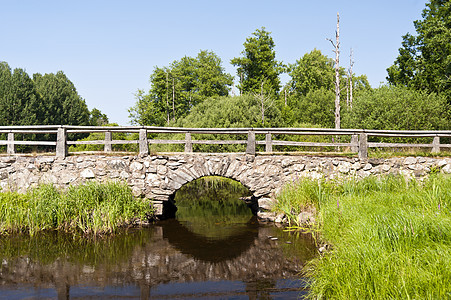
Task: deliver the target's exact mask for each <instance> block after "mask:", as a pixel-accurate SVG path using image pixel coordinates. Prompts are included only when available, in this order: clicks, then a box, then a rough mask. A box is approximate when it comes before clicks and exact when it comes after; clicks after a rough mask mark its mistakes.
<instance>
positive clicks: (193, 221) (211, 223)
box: [165, 176, 258, 238]
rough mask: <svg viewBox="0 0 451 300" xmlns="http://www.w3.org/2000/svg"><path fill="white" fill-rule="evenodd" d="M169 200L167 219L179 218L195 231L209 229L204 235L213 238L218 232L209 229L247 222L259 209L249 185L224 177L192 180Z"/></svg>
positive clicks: (205, 177) (206, 177) (221, 228)
mask: <svg viewBox="0 0 451 300" xmlns="http://www.w3.org/2000/svg"><path fill="white" fill-rule="evenodd" d="M166 202H167V204H166V205H167V207H166V212H165V213H166V216H165V218H176V219H177V220H178V221H180V222H181V223H182V224H184V225H185V226H186V227H187V228H188V229H190V230H193V231H194V232H196V231H198V233H200V232H199V230H200V231H202V230H204V229H205V230H204V232H203V233H202V234H203V235H204V236H207V237H209V235H211V236H210V238H212V236H213V235H215V234H218V232H212V233H211V234H209V233H207V231H209V230H210V231H211V230H213V228H215V230H216V231H221V230H223V228H227V227H228V226H224V227H221V226H217V225H219V224H223V225H228V224H244V223H246V222H248V221H249V220H250V219H251V217H252V216H255V215H256V212H257V208H258V205H256V201H254V198H253V197H252V192H251V191H250V190H249V189H248V188H247V187H245V186H244V185H242V184H241V183H240V182H238V181H236V180H234V179H230V178H227V177H223V176H203V177H201V178H198V179H196V180H193V181H190V182H188V183H186V184H184V185H182V186H181V187H180V188H179V189H178V190H177V191H176V192H174V193H173V194H172V195H171V197H170V201H166ZM200 222H203V224H201V225H200V224H199V223H200ZM223 231H224V230H223ZM224 234H225V233H223V235H224ZM229 234H232V233H230V232H229Z"/></svg>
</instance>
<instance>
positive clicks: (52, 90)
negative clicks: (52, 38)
mask: <svg viewBox="0 0 451 300" xmlns="http://www.w3.org/2000/svg"><path fill="white" fill-rule="evenodd" d="M106 123H108V117H107V116H106V115H105V114H102V113H101V112H100V110H98V109H96V108H94V109H93V110H92V111H89V109H88V106H87V105H86V102H85V100H84V99H83V98H82V97H81V96H80V95H79V94H78V92H77V90H76V88H75V86H74V84H73V83H72V82H71V81H70V80H69V78H67V76H66V75H65V74H64V73H63V72H62V71H58V72H57V73H56V74H53V73H50V74H45V75H42V74H39V73H36V74H34V75H33V77H30V76H29V75H28V74H27V73H26V72H25V70H23V69H21V68H16V69H14V70H11V68H10V66H9V65H8V63H6V62H0V126H9V125H103V124H106Z"/></svg>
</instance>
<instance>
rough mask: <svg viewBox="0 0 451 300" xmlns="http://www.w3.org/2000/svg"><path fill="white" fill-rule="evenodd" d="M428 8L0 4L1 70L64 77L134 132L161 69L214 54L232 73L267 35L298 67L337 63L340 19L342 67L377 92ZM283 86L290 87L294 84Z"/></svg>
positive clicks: (31, 0)
mask: <svg viewBox="0 0 451 300" xmlns="http://www.w3.org/2000/svg"><path fill="white" fill-rule="evenodd" d="M425 2H426V0H379V1H367V0H355V1H354V0H322V1H312V0H310V1H304V0H297V1H295V0H286V1H285V0H278V1H270V0H239V1H238V0H229V1H214V0H209V1H207V0H190V1H188V0H185V1H177V0H173V1H151V0H148V1H144V0H139V1H134V0H127V1H125V0H124V1H115V0H108V1H106V0H89V1H85V0H73V1H60V0H58V1H48V0H39V1H35V0H21V1H13V0H0V61H6V62H7V63H8V64H9V65H10V67H11V68H13V69H14V68H23V69H25V70H26V71H27V73H28V74H29V75H30V76H32V75H33V74H34V73H42V74H44V73H56V72H57V71H59V70H61V71H63V72H64V73H65V74H66V75H67V76H68V78H69V79H70V80H71V81H72V82H73V83H74V84H75V86H76V88H77V91H78V93H79V94H80V95H81V96H82V97H83V98H84V99H85V100H86V103H87V104H88V107H89V109H92V108H94V107H96V108H98V109H100V110H101V111H102V112H103V113H105V114H107V115H108V117H109V119H110V122H116V123H119V124H120V125H128V124H129V122H130V120H129V118H128V108H130V107H131V106H133V105H134V104H135V102H136V99H135V96H134V94H135V92H136V91H137V90H138V89H144V90H145V91H148V90H149V88H150V85H149V76H150V74H151V73H152V70H153V69H154V67H155V66H159V67H163V66H167V65H169V64H170V63H171V62H172V61H174V60H179V59H180V58H181V57H183V56H196V55H197V53H198V52H199V51H200V50H210V51H213V52H215V53H216V54H217V55H218V56H219V57H220V58H221V59H222V64H223V67H224V68H225V70H226V72H228V73H230V74H232V75H233V76H236V72H235V68H234V67H233V66H232V65H231V64H230V59H232V58H233V57H238V56H240V53H241V51H242V50H243V43H244V41H245V40H246V38H247V37H249V36H250V35H251V34H252V33H253V32H254V31H255V30H256V29H258V28H261V27H262V26H264V27H265V28H266V30H267V31H269V32H271V36H272V37H273V39H274V42H275V44H276V47H275V51H276V59H277V60H279V61H282V62H284V63H294V62H295V61H296V60H297V59H299V58H300V57H302V56H303V55H304V54H305V53H307V52H310V51H311V50H313V49H314V48H317V49H320V50H321V51H322V52H323V54H326V55H327V56H329V57H334V53H333V52H332V45H331V44H330V42H329V41H326V38H331V39H334V38H335V29H336V14H337V12H339V13H340V43H341V56H340V65H341V66H343V67H345V68H348V66H349V52H350V48H352V49H353V52H354V61H355V64H354V72H355V73H356V74H357V75H360V74H366V75H367V76H368V79H369V81H370V83H371V85H372V86H373V87H378V86H379V85H380V84H381V83H382V82H385V77H386V75H387V72H386V68H388V67H389V66H390V65H391V64H393V62H394V60H395V58H396V56H397V54H398V48H399V47H400V46H401V41H402V35H404V34H406V33H407V32H410V33H414V32H415V30H414V26H413V21H414V20H418V19H421V12H422V10H423V9H424V8H425ZM287 78H288V77H287V76H285V77H282V81H283V82H284V81H286V80H287Z"/></svg>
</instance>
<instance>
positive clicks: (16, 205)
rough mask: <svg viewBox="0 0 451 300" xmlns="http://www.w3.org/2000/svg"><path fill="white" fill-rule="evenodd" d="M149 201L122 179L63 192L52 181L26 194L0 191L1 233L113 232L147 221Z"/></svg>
mask: <svg viewBox="0 0 451 300" xmlns="http://www.w3.org/2000/svg"><path fill="white" fill-rule="evenodd" d="M152 212H153V211H152V207H151V206H150V204H149V202H146V201H143V200H141V199H135V198H134V197H133V195H132V192H131V190H130V188H129V187H128V186H127V185H126V184H125V183H121V182H108V183H97V182H88V183H86V184H84V185H79V186H70V187H69V188H68V189H67V190H66V191H64V192H63V191H60V190H58V189H57V188H56V187H55V186H53V185H51V184H46V185H41V186H39V187H37V188H33V189H31V190H30V191H28V192H27V193H26V194H19V193H15V192H2V193H0V234H7V233H12V232H24V233H28V234H30V235H34V234H35V233H37V232H41V231H46V230H54V229H57V230H63V231H67V232H73V233H79V232H81V233H83V234H95V235H97V234H105V233H113V232H115V231H116V229H117V228H118V227H120V226H124V225H129V224H132V223H134V222H141V221H144V220H147V219H148V218H149V217H150V215H151V214H152Z"/></svg>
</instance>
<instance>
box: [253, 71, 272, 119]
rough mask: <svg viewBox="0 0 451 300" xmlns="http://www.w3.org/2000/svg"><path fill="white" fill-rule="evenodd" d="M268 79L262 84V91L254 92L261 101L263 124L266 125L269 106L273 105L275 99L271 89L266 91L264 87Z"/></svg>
mask: <svg viewBox="0 0 451 300" xmlns="http://www.w3.org/2000/svg"><path fill="white" fill-rule="evenodd" d="M265 81H266V79H264V80H263V81H262V83H261V86H260V93H254V97H255V98H257V99H258V100H259V101H260V110H261V116H262V126H264V125H265V112H266V110H267V109H268V108H270V107H271V106H273V104H274V99H273V97H272V96H271V91H269V92H268V93H265V91H264V89H263V85H264V84H265Z"/></svg>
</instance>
